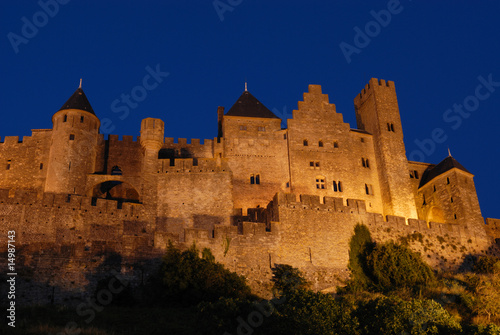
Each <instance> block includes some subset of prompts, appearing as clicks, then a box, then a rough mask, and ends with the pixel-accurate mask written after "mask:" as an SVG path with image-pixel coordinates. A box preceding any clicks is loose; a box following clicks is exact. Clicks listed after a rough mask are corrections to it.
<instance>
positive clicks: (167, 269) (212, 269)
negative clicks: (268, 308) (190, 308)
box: [152, 243, 251, 305]
mask: <svg viewBox="0 0 500 335" xmlns="http://www.w3.org/2000/svg"><path fill="white" fill-rule="evenodd" d="M152 286H153V287H154V290H153V292H152V294H154V296H155V297H156V298H157V299H159V300H160V302H162V303H165V302H174V303H182V304H188V305H189V304H191V305H192V304H197V303H199V302H200V301H216V300H218V299H219V298H220V297H227V298H247V297H250V296H251V292H250V288H249V287H248V286H247V285H246V282H245V278H244V277H243V276H239V275H237V274H236V273H234V272H231V271H229V270H227V269H225V268H224V266H223V265H222V264H219V263H216V262H215V260H214V257H213V255H212V253H211V252H210V251H209V250H208V249H205V250H204V251H203V258H200V257H199V252H198V249H197V248H196V246H195V245H194V244H193V246H191V248H189V249H188V250H186V251H183V252H181V251H180V250H179V249H177V248H175V247H174V246H173V245H172V244H171V243H169V245H168V248H167V252H166V254H165V256H164V257H163V260H162V265H161V269H160V273H159V275H158V278H156V281H155V280H154V279H153V283H152Z"/></svg>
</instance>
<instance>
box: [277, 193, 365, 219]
mask: <svg viewBox="0 0 500 335" xmlns="http://www.w3.org/2000/svg"><path fill="white" fill-rule="evenodd" d="M273 201H274V203H276V204H277V205H278V206H280V205H281V206H285V207H291V208H302V209H313V210H328V211H336V212H345V213H358V214H364V213H366V204H365V201H364V200H359V199H347V200H346V204H345V205H344V199H342V198H336V197H320V196H319V195H309V194H300V195H299V201H297V195H296V194H294V193H278V194H276V196H275V198H274V200H273Z"/></svg>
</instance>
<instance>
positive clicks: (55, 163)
mask: <svg viewBox="0 0 500 335" xmlns="http://www.w3.org/2000/svg"><path fill="white" fill-rule="evenodd" d="M52 124H53V126H52V138H51V145H50V152H49V160H48V171H47V179H46V182H45V192H53V193H67V194H81V195H83V194H85V191H86V190H85V187H86V184H87V175H88V174H89V173H94V172H95V171H94V170H95V161H96V145H97V139H98V134H99V127H100V121H99V119H98V118H97V116H96V115H95V113H94V110H93V109H92V106H91V105H90V103H89V101H88V99H87V97H86V96H85V93H84V92H83V90H82V88H81V85H80V87H79V88H78V89H77V90H76V91H75V93H73V95H72V96H71V97H70V98H69V99H68V101H66V103H65V104H64V105H63V106H62V107H61V108H60V109H59V111H57V112H56V113H55V114H54V115H53V116H52Z"/></svg>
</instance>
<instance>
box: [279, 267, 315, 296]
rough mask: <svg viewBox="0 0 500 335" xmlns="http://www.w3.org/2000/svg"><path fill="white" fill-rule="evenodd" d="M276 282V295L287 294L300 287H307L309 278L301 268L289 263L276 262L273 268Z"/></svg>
mask: <svg viewBox="0 0 500 335" xmlns="http://www.w3.org/2000/svg"><path fill="white" fill-rule="evenodd" d="M272 272H273V277H272V278H271V281H272V282H273V283H274V285H273V289H274V293H275V294H276V295H278V296H279V295H287V294H288V293H290V292H293V291H295V290H299V289H305V288H307V286H308V283H307V280H306V279H305V278H304V276H303V275H302V272H300V271H299V269H297V268H294V267H293V266H290V265H287V264H276V265H275V267H274V268H272Z"/></svg>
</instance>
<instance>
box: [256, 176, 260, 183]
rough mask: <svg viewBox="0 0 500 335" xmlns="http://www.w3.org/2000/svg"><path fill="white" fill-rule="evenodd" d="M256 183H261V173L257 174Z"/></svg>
mask: <svg viewBox="0 0 500 335" xmlns="http://www.w3.org/2000/svg"><path fill="white" fill-rule="evenodd" d="M255 184H257V185H259V184H260V174H258V175H255Z"/></svg>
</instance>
